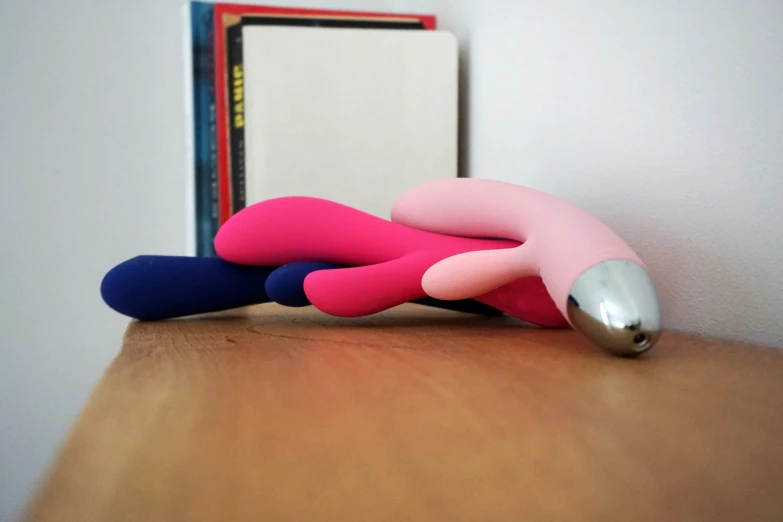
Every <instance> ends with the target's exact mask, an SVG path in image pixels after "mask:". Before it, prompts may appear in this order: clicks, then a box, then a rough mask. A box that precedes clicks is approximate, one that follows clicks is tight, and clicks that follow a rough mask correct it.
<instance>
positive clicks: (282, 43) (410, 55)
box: [190, 2, 458, 256]
mask: <svg viewBox="0 0 783 522" xmlns="http://www.w3.org/2000/svg"><path fill="white" fill-rule="evenodd" d="M190 23H191V38H192V42H191V43H192V53H193V55H192V63H193V104H194V105H193V122H192V124H193V133H194V158H193V161H194V175H195V198H196V201H195V215H196V224H195V230H196V253H197V255H199V256H211V255H214V249H213V240H214V237H215V234H216V233H217V230H218V228H219V227H220V226H221V225H222V224H223V223H225V222H226V220H228V219H229V218H230V217H231V216H232V215H233V214H235V213H236V212H239V211H240V210H242V209H243V208H244V207H245V206H247V205H251V204H253V203H255V202H258V201H262V200H264V199H269V198H274V197H281V196H291V195H297V196H313V197H322V198H326V199H331V200H334V201H338V202H340V203H344V204H346V205H351V206H353V207H356V208H359V209H361V210H364V211H366V212H368V213H371V214H374V215H378V216H381V217H388V214H389V211H390V209H391V204H392V202H393V201H394V199H396V197H398V196H399V195H400V194H401V193H402V192H404V191H405V190H407V189H408V188H411V187H412V186H415V185H416V184H419V183H423V182H425V181H429V180H432V179H439V178H444V177H456V176H457V96H458V93H457V74H458V65H457V63H458V59H457V54H458V53H457V43H456V40H455V39H454V37H453V36H452V35H451V34H449V33H446V32H442V31H439V30H437V27H436V18H435V16H432V15H407V14H398V13H364V12H353V11H328V10H312V9H292V8H281V7H272V6H259V5H247V4H233V3H232V4H229V3H203V2H193V3H192V4H191V5H190Z"/></svg>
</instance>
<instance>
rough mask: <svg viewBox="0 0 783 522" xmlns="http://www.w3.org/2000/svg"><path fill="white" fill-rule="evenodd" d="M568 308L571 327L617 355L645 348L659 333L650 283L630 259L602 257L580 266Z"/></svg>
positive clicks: (634, 353)
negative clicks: (593, 263)
mask: <svg viewBox="0 0 783 522" xmlns="http://www.w3.org/2000/svg"><path fill="white" fill-rule="evenodd" d="M567 310H568V320H569V321H570V322H571V325H572V326H573V327H574V329H576V330H577V331H579V332H580V333H582V334H583V335H584V336H585V337H587V338H588V339H589V340H590V341H592V342H593V343H595V344H597V345H598V346H600V347H601V348H603V349H604V350H606V351H608V352H609V353H612V354H614V355H618V356H621V357H636V356H639V355H641V354H643V353H645V352H646V351H648V350H649V349H650V348H652V347H653V346H654V345H655V343H656V342H657V341H658V338H659V337H660V334H661V313H660V305H659V302H658V295H657V293H656V291H655V286H654V285H653V282H652V279H651V278H650V276H649V275H648V274H647V272H646V271H645V269H644V268H642V267H641V266H640V265H639V264H638V263H634V262H633V261H624V260H614V261H606V262H603V263H600V264H598V265H596V266H594V267H592V268H590V269H589V270H587V271H586V272H584V273H583V274H582V275H581V276H579V278H578V279H577V280H576V282H574V284H573V286H572V287H571V291H570V293H569V296H568V305H567Z"/></svg>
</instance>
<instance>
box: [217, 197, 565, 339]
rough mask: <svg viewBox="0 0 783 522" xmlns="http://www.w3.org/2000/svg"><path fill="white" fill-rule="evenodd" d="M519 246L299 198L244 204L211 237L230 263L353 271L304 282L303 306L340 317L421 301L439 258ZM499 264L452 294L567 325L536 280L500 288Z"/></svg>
mask: <svg viewBox="0 0 783 522" xmlns="http://www.w3.org/2000/svg"><path fill="white" fill-rule="evenodd" d="M487 237H496V236H494V235H492V236H487ZM519 245H520V242H517V241H505V240H504V241H500V240H489V239H471V238H462V237H452V236H449V235H444V234H438V233H434V232H427V231H422V230H416V229H414V228H411V227H409V226H406V225H402V224H399V223H392V222H390V221H387V220H384V219H380V218H378V217H375V216H372V215H370V214H367V213H365V212H362V211H359V210H356V209H354V208H351V207H348V206H345V205H342V204H339V203H335V202H331V201H327V200H323V199H318V198H310V197H300V196H292V197H283V198H277V199H271V200H267V201H263V202H260V203H256V204H254V205H251V206H249V207H247V208H245V209H243V210H241V211H240V212H238V213H236V214H235V215H234V216H232V217H231V218H230V219H229V220H228V221H227V222H226V223H225V224H224V225H223V226H222V227H221V228H220V230H219V231H218V234H217V236H216V238H215V249H216V251H217V254H218V255H219V256H220V257H221V258H223V259H225V260H226V261H230V262H233V263H238V264H245V265H256V266H280V265H283V264H286V263H291V262H297V261H324V262H331V263H336V264H342V265H346V266H350V267H354V268H343V269H335V270H321V271H318V272H314V273H312V274H310V275H308V276H307V278H306V279H305V285H304V287H305V292H306V294H307V297H308V299H309V300H310V302H311V303H313V305H314V306H315V307H316V308H318V309H319V310H322V311H323V312H326V313H328V314H331V315H335V316H340V317H357V316H363V315H369V314H373V313H377V312H380V311H382V310H386V309H388V308H392V307H394V306H397V305H400V304H402V303H406V302H409V301H412V300H415V299H420V298H422V297H425V296H426V293H425V291H424V289H423V287H422V276H423V275H424V274H425V272H427V271H428V269H430V267H432V266H433V265H435V264H436V263H438V262H439V261H442V260H444V259H447V258H450V257H452V256H455V255H458V254H463V253H465V252H472V251H483V252H481V255H486V251H488V250H491V251H493V252H497V253H503V252H505V253H506V254H508V253H510V252H513V251H514V248H515V247H518V246H519ZM494 259H495V258H492V259H490V260H489V261H490V262H495V261H493V260H494ZM502 264H503V263H500V264H499V265H498V266H493V267H492V269H491V270H490V272H491V273H493V274H495V276H494V277H495V279H494V280H495V281H496V282H498V284H497V286H496V287H495V288H493V289H491V290H490V291H488V292H484V293H482V295H477V294H474V293H473V290H474V287H475V285H474V281H473V279H472V278H470V277H467V278H461V277H458V278H455V279H453V280H452V281H451V282H450V285H451V289H452V290H451V291H452V292H454V293H459V294H471V297H472V298H474V299H476V300H478V301H481V302H483V303H485V304H488V305H490V306H494V307H496V308H498V309H500V310H503V311H504V312H506V313H508V314H509V315H512V316H514V317H517V318H519V319H522V320H524V321H527V322H529V323H532V324H535V325H539V326H546V327H563V326H567V325H568V323H567V321H566V320H565V319H564V316H563V314H562V313H561V312H560V311H559V310H558V309H557V307H556V306H555V304H554V302H553V301H552V299H551V297H550V296H549V294H548V293H547V291H546V288H545V287H544V285H543V283H542V281H541V279H540V278H539V277H526V278H521V279H519V278H516V279H514V280H510V281H507V282H506V283H507V284H503V283H499V281H501V280H503V279H508V275H509V274H508V273H507V271H504V270H503V267H502V266H501V265H502ZM484 268H487V267H484Z"/></svg>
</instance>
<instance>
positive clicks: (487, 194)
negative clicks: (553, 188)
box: [392, 178, 642, 317]
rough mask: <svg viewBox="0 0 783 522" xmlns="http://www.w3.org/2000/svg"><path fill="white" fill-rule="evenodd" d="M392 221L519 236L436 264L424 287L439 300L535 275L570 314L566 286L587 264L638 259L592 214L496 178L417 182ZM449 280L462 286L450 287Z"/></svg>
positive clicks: (444, 231)
mask: <svg viewBox="0 0 783 522" xmlns="http://www.w3.org/2000/svg"><path fill="white" fill-rule="evenodd" d="M392 221H394V222H397V223H401V224H404V225H408V226H410V227H413V228H418V229H420V230H427V231H430V232H438V233H441V234H448V235H458V236H463V237H502V238H508V239H515V240H517V241H521V242H524V243H523V244H522V245H521V246H518V247H516V248H513V249H506V250H496V251H478V252H466V253H462V254H459V255H456V256H453V257H449V258H447V259H444V260H442V261H440V262H438V263H437V264H435V265H433V266H432V267H431V268H430V269H429V270H427V272H426V273H425V275H424V277H423V280H422V287H423V288H424V290H425V292H427V294H429V295H430V296H432V297H435V298H438V299H463V298H468V297H472V296H474V295H478V294H481V293H484V292H489V291H491V290H493V289H495V288H498V287H499V286H501V285H503V284H505V283H508V282H510V281H513V280H514V279H517V278H520V277H524V276H530V275H540V276H541V278H542V279H543V281H544V284H545V285H546V287H547V289H548V291H549V294H550V295H551V296H552V298H553V300H554V302H555V304H556V305H557V307H558V309H559V310H560V311H561V312H562V313H563V315H564V316H566V317H567V316H568V313H567V310H566V305H567V302H568V296H569V291H570V289H571V287H572V285H573V284H574V282H575V281H576V280H577V278H579V276H580V275H582V274H583V273H585V271H587V270H588V269H589V268H591V267H593V266H595V265H597V264H599V263H602V262H605V261H609V260H618V259H620V260H628V261H634V262H636V263H638V264H640V265H642V261H641V259H639V257H638V256H637V255H636V254H635V253H634V251H633V250H632V249H631V248H630V247H629V246H628V245H627V244H626V243H625V242H624V241H623V240H622V239H620V237H618V236H617V235H616V234H615V233H614V232H613V231H612V230H610V229H609V228H608V227H607V226H606V225H604V224H603V223H602V222H600V221H599V220H598V219H596V218H595V217H593V216H592V215H590V214H589V213H587V212H584V211H583V210H581V209H579V208H577V207H575V206H574V205H571V204H569V203H567V202H565V201H563V200H560V199H558V198H555V197H553V196H551V195H549V194H545V193H543V192H540V191H537V190H533V189H530V188H525V187H521V186H519V185H512V184H509V183H504V182H500V181H490V180H482V179H470V178H458V179H444V180H438V181H434V182H430V183H426V184H424V185H420V186H417V187H416V188H414V189H412V190H410V191H408V192H407V193H405V194H404V195H403V196H402V197H400V198H399V199H398V200H397V202H396V203H395V205H394V208H393V210H392ZM499 273H501V274H502V277H498V274H499ZM454 280H461V281H463V285H462V286H455V285H454V284H453V283H452V282H453V281H454Z"/></svg>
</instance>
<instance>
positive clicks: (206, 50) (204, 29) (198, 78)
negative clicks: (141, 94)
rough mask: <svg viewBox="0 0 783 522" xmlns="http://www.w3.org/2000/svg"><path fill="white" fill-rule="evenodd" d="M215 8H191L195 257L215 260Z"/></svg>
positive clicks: (194, 4) (199, 5)
mask: <svg viewBox="0 0 783 522" xmlns="http://www.w3.org/2000/svg"><path fill="white" fill-rule="evenodd" d="M213 17H214V5H213V4H211V3H206V2H192V3H191V4H190V24H191V31H190V32H191V42H190V44H191V54H192V66H193V70H192V77H193V78H192V80H193V81H192V85H193V139H194V141H193V145H194V146H193V158H192V161H193V167H194V168H193V172H194V177H195V179H194V186H195V200H196V201H195V234H196V255H198V256H213V255H215V249H214V246H213V241H214V238H215V234H217V230H218V217H219V216H218V164H217V114H216V100H215V48H214V41H215V39H214V30H215V29H214V28H215V24H214V18H213Z"/></svg>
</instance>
